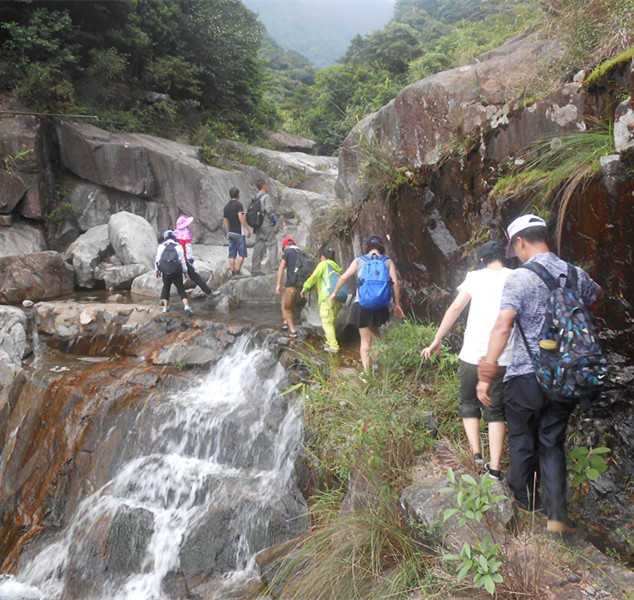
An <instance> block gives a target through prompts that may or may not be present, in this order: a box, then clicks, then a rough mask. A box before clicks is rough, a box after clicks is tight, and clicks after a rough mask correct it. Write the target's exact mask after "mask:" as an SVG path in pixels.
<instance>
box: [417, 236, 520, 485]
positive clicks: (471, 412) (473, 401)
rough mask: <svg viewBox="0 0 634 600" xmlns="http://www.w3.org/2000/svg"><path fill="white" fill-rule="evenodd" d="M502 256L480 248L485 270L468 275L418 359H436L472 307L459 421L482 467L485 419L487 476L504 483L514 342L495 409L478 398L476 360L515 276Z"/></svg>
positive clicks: (495, 249)
mask: <svg viewBox="0 0 634 600" xmlns="http://www.w3.org/2000/svg"><path fill="white" fill-rule="evenodd" d="M504 252H505V249H504V247H503V246H502V245H500V244H498V243H497V242H486V243H485V244H482V246H480V247H479V248H478V253H477V258H478V265H479V267H483V268H479V269H478V270H476V271H472V272H471V273H468V274H467V276H466V278H465V280H464V281H463V282H462V283H461V284H460V285H459V286H458V295H457V296H456V299H455V300H454V301H453V302H452V303H451V305H450V306H449V308H448V309H447V311H446V312H445V314H444V316H443V318H442V321H441V322H440V326H439V327H438V332H437V333H436V335H435V337H434V340H433V341H432V343H431V344H429V346H427V347H426V348H425V349H424V350H423V351H422V352H421V353H420V355H421V357H423V358H426V359H429V358H430V357H431V355H432V353H434V352H435V353H436V354H438V353H439V352H440V348H441V346H442V339H443V338H444V337H445V335H446V334H447V332H448V331H449V329H450V328H451V326H452V325H453V324H454V323H455V322H456V319H457V318H458V317H459V316H460V314H461V313H462V311H463V310H464V309H465V307H466V306H467V304H470V306H469V316H468V317H467V326H466V328H465V332H464V339H463V342H462V349H461V350H460V355H459V358H460V367H459V370H458V374H459V377H460V384H459V388H458V396H459V399H460V408H459V409H458V416H459V417H461V418H462V423H463V425H464V429H465V433H466V434H467V439H468V440H469V446H470V448H471V454H472V456H473V458H474V461H475V463H476V464H482V463H483V459H482V451H481V448H480V417H481V414H482V415H483V416H484V420H485V421H486V423H487V425H488V428H489V451H490V461H489V462H487V463H485V465H484V470H485V471H487V472H488V473H489V476H490V477H492V478H493V479H501V477H502V475H501V459H502V448H503V446H504V435H505V433H506V423H505V422H504V373H505V371H506V365H508V364H509V362H511V353H512V339H509V341H508V343H507V344H506V347H505V348H504V350H503V352H502V354H501V355H500V358H499V359H498V364H499V365H500V370H499V372H498V374H497V375H496V377H495V379H494V380H493V381H492V383H491V390H490V392H489V395H490V397H491V402H492V405H491V406H487V405H483V404H481V403H480V401H479V400H478V396H477V394H476V385H477V383H478V360H480V358H481V357H482V356H483V355H484V354H486V351H487V347H488V345H489V338H490V337H491V330H492V329H493V325H494V324H495V321H496V319H497V317H498V315H499V314H500V300H501V298H502V289H503V288H504V282H505V281H506V278H507V277H508V275H509V273H511V270H510V269H507V268H506V267H505V258H504Z"/></svg>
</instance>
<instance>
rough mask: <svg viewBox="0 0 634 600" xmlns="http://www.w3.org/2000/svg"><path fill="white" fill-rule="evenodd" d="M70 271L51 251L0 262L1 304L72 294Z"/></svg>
mask: <svg viewBox="0 0 634 600" xmlns="http://www.w3.org/2000/svg"><path fill="white" fill-rule="evenodd" d="M73 279H74V274H73V268H72V267H71V266H70V265H68V264H66V263H65V262H64V260H63V258H62V256H61V255H60V254H59V253H57V252H53V251H47V252H36V253H33V254H26V255H23V256H9V257H3V258H0V303H3V304H16V303H18V302H22V301H24V300H27V299H28V300H34V301H35V300H45V299H47V298H55V297H56V296H63V295H64V294H69V293H71V292H72V291H73Z"/></svg>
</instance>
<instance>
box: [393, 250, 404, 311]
mask: <svg viewBox="0 0 634 600" xmlns="http://www.w3.org/2000/svg"><path fill="white" fill-rule="evenodd" d="M389 273H390V277H391V278H392V293H393V294H394V315H395V316H397V317H400V318H401V319H404V318H405V313H404V312H403V309H402V308H401V286H400V285H399V283H398V274H397V272H396V267H395V266H394V261H393V260H391V261H390V268H389Z"/></svg>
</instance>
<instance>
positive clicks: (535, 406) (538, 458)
mask: <svg viewBox="0 0 634 600" xmlns="http://www.w3.org/2000/svg"><path fill="white" fill-rule="evenodd" d="M504 401H505V409H506V422H507V425H508V444H509V451H510V455H511V463H510V465H509V470H508V475H507V477H506V480H507V483H508V485H509V487H510V488H511V491H512V492H513V495H514V496H515V499H516V500H517V501H518V502H519V503H520V504H521V505H523V506H524V507H525V508H531V507H532V506H533V501H534V500H536V498H535V490H534V479H535V473H538V474H539V484H540V486H541V491H542V498H541V500H542V505H543V507H544V510H545V512H546V516H547V518H548V519H553V520H556V521H563V520H565V519H566V518H567V515H568V513H567V509H566V487H567V485H566V457H565V451H564V444H565V441H566V426H567V424H568V417H569V416H570V413H571V412H572V408H573V407H571V406H566V405H563V404H559V403H557V402H553V401H551V400H549V399H548V398H547V397H546V396H545V395H544V394H543V393H542V388H541V387H540V386H539V384H538V383H537V380H536V379H535V375H534V374H532V373H531V374H528V375H518V376H516V377H511V378H510V379H509V380H508V381H507V382H506V390H505V395H504Z"/></svg>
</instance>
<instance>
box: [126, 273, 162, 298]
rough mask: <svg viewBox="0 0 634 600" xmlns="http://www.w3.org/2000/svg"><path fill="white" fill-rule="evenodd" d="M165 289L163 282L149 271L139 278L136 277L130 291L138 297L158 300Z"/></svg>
mask: <svg viewBox="0 0 634 600" xmlns="http://www.w3.org/2000/svg"><path fill="white" fill-rule="evenodd" d="M162 289H163V280H162V279H161V278H160V277H157V276H156V275H155V274H154V271H148V272H147V273H143V274H142V275H139V276H138V277H135V279H134V281H133V282H132V285H131V286H130V291H131V292H132V293H133V294H136V295H138V296H148V297H150V298H156V299H157V300H158V297H159V296H160V294H161V290H162Z"/></svg>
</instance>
